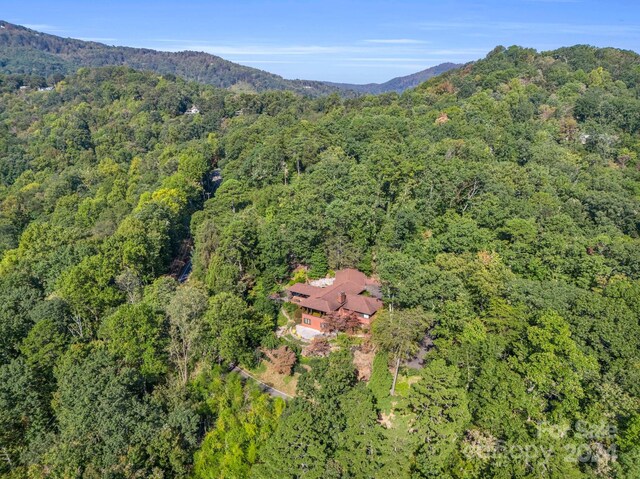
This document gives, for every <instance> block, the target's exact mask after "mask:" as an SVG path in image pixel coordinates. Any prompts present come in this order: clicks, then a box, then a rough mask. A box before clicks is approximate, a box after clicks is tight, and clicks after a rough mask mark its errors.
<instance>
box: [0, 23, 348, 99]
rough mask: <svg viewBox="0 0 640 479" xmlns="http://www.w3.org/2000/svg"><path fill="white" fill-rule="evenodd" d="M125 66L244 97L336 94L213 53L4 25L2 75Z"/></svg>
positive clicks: (319, 85)
mask: <svg viewBox="0 0 640 479" xmlns="http://www.w3.org/2000/svg"><path fill="white" fill-rule="evenodd" d="M121 65H124V66H129V67H131V68H136V69H138V70H150V71H153V72H156V73H160V74H163V75H168V74H172V75H178V76H180V77H183V78H185V79H187V80H192V81H198V82H201V83H206V84H209V85H214V86H217V87H221V88H235V89H237V90H242V91H254V92H255V91H258V92H261V91H266V90H290V91H296V92H298V93H302V94H305V95H311V96H317V95H321V94H328V93H331V92H333V91H336V90H337V89H336V88H334V87H331V86H328V85H326V84H324V83H322V82H319V81H305V80H285V79H284V78H282V77H281V76H278V75H274V74H273V73H269V72H266V71H263V70H258V69H257V68H251V67H247V66H244V65H239V64H237V63H233V62H230V61H227V60H224V59H223V58H220V57H218V56H215V55H211V54H209V53H204V52H194V51H183V52H161V51H157V50H151V49H148V48H130V47H115V46H109V45H105V44H103V43H98V42H88V41H83V40H76V39H74V38H62V37H58V36H56V35H49V34H47V33H42V32H36V31H35V30H31V29H29V28H25V27H21V26H19V25H13V24H11V23H9V22H4V21H1V20H0V72H2V73H7V74H28V75H38V76H42V77H49V76H51V75H56V74H65V75H66V74H70V73H75V72H76V70H77V69H78V68H80V67H89V68H91V67H104V66H121Z"/></svg>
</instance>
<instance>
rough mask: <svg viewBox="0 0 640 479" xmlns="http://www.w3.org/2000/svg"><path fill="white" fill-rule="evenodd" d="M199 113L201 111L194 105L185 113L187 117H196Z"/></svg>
mask: <svg viewBox="0 0 640 479" xmlns="http://www.w3.org/2000/svg"><path fill="white" fill-rule="evenodd" d="M197 113H200V110H199V109H198V107H197V106H195V105H192V106H191V108H189V109H188V110H187V111H185V112H184V114H185V115H195V114H197Z"/></svg>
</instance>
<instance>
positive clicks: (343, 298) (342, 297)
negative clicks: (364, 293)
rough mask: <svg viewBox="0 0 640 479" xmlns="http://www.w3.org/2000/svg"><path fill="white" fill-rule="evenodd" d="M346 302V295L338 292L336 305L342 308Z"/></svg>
mask: <svg viewBox="0 0 640 479" xmlns="http://www.w3.org/2000/svg"><path fill="white" fill-rule="evenodd" d="M346 302H347V294H346V293H345V292H344V291H340V295H339V296H338V303H340V305H341V306H342V305H343V304H344V303H346Z"/></svg>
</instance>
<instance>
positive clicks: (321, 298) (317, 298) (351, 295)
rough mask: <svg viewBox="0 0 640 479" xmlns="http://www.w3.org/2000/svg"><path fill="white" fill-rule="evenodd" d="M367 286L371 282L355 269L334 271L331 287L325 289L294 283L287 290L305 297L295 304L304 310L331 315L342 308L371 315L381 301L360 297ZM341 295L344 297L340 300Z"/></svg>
mask: <svg viewBox="0 0 640 479" xmlns="http://www.w3.org/2000/svg"><path fill="white" fill-rule="evenodd" d="M369 284H372V282H371V281H370V280H369V279H368V278H367V276H366V275H365V274H364V273H362V272H360V271H358V270H356V269H343V270H339V271H336V279H335V281H334V283H333V285H331V286H328V287H326V288H319V287H316V286H311V285H310V284H305V283H296V284H294V285H293V286H291V287H290V288H289V289H288V290H289V292H290V293H295V294H298V295H303V296H307V297H306V298H300V299H298V300H297V303H298V304H299V305H300V306H303V307H305V308H309V309H313V310H316V311H320V312H323V313H331V312H332V311H337V310H338V309H340V308H341V307H344V308H345V309H349V310H351V311H356V312H358V313H362V314H369V315H371V314H374V313H375V312H376V311H378V310H379V309H380V308H381V307H382V301H380V300H379V299H376V298H370V297H367V296H362V295H360V293H362V292H363V291H364V290H365V289H366V287H367V285H369ZM343 293H344V297H342V298H341V295H342V294H343Z"/></svg>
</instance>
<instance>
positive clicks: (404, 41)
mask: <svg viewBox="0 0 640 479" xmlns="http://www.w3.org/2000/svg"><path fill="white" fill-rule="evenodd" d="M365 43H379V44H384V45H416V44H421V43H427V42H425V41H423V40H414V39H412V38H378V39H375V38H374V39H372V40H365Z"/></svg>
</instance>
